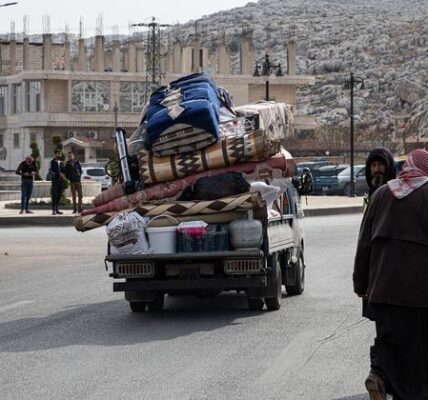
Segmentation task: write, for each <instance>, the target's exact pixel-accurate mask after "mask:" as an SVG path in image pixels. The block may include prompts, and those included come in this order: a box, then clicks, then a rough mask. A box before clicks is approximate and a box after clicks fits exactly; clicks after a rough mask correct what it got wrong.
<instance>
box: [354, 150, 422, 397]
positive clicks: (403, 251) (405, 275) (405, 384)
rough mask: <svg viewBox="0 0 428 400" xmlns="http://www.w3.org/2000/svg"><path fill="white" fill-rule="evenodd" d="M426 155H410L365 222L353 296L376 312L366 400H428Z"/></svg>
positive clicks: (380, 193)
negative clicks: (365, 301) (363, 301)
mask: <svg viewBox="0 0 428 400" xmlns="http://www.w3.org/2000/svg"><path fill="white" fill-rule="evenodd" d="M427 204H428V152H427V151H425V150H422V149H417V150H414V151H412V152H411V153H410V154H409V156H408V158H407V160H406V162H405V163H404V166H403V170H402V171H401V172H400V174H399V176H398V178H397V179H393V180H390V181H389V182H388V183H387V184H386V185H383V186H381V187H380V188H378V189H377V190H376V191H375V192H374V194H373V196H372V198H371V200H370V204H369V208H368V210H367V212H366V215H365V217H364V219H363V222H362V225H361V229H360V235H359V239H358V246H357V252H356V256H355V265H354V273H353V283H354V292H355V293H356V294H357V295H358V296H359V297H363V298H367V300H368V302H369V304H370V305H371V306H373V307H374V309H375V317H376V338H375V341H374V345H373V346H372V347H371V349H370V360H371V370H370V373H369V376H368V377H367V379H366V382H365V384H366V388H367V390H368V392H369V394H370V399H371V400H386V394H387V393H389V394H392V395H393V398H394V400H422V399H427V398H428V341H427V337H428V290H427V288H428V269H427V260H428V213H427V212H426V205H427Z"/></svg>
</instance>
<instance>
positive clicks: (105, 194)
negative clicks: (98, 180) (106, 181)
mask: <svg viewBox="0 0 428 400" xmlns="http://www.w3.org/2000/svg"><path fill="white" fill-rule="evenodd" d="M124 194H125V192H124V191H123V187H122V184H121V183H115V184H114V185H113V186H111V187H109V188H108V189H106V190H104V191H102V192H101V193H99V194H97V195H96V196H95V198H94V199H93V200H92V203H93V204H94V206H95V207H97V206H100V205H101V204H105V203H108V202H109V201H111V200H113V199H117V198H118V197H121V196H123V195H124Z"/></svg>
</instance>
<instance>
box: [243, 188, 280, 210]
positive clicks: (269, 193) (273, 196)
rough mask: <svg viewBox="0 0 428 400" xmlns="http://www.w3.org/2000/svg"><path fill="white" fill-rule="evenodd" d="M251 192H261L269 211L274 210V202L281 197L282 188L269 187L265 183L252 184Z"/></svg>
mask: <svg viewBox="0 0 428 400" xmlns="http://www.w3.org/2000/svg"><path fill="white" fill-rule="evenodd" d="M250 191H251V192H260V194H261V196H262V199H263V200H264V201H265V202H266V206H267V208H268V209H270V208H272V206H273V202H274V201H275V200H277V199H278V198H279V196H280V195H281V188H279V187H277V186H271V185H267V184H266V183H264V182H252V183H251V189H250Z"/></svg>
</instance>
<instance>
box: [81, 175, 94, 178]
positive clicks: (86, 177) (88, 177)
mask: <svg viewBox="0 0 428 400" xmlns="http://www.w3.org/2000/svg"><path fill="white" fill-rule="evenodd" d="M83 179H92V178H91V177H90V176H87V175H86V176H84V177H83Z"/></svg>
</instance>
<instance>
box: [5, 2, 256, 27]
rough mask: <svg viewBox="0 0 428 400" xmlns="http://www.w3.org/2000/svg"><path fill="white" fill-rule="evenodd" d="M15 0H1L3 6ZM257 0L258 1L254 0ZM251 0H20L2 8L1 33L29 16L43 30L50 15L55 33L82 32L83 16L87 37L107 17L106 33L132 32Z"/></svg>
mask: <svg viewBox="0 0 428 400" xmlns="http://www.w3.org/2000/svg"><path fill="white" fill-rule="evenodd" d="M11 1H12V0H0V5H1V4H4V3H7V2H11ZM254 1H256V0H254ZM248 2H249V0H116V1H112V0H56V1H53V0H18V4H17V5H13V6H10V7H0V32H1V33H8V32H10V26H11V21H14V22H15V32H16V33H18V32H22V31H23V17H24V15H28V21H29V29H28V31H29V33H30V34H32V33H33V34H38V33H43V23H42V20H43V16H45V15H48V16H49V20H50V31H51V32H63V31H64V30H65V26H66V25H68V26H69V27H70V29H69V30H70V32H76V33H78V32H79V21H80V19H81V17H82V18H83V26H84V30H85V36H93V35H94V34H95V27H96V26H97V18H98V16H99V15H100V14H102V17H103V27H104V29H103V32H104V34H106V35H108V34H111V33H118V32H117V31H118V30H119V33H121V34H128V33H129V29H128V25H129V23H139V22H143V23H147V22H150V20H151V17H153V16H154V17H156V19H158V21H159V22H160V23H165V24H175V23H178V22H179V23H184V22H187V21H189V20H191V19H197V18H199V17H201V16H203V15H208V14H212V13H214V12H217V11H221V10H228V9H231V8H234V7H241V6H244V5H245V4H247V3H248Z"/></svg>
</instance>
